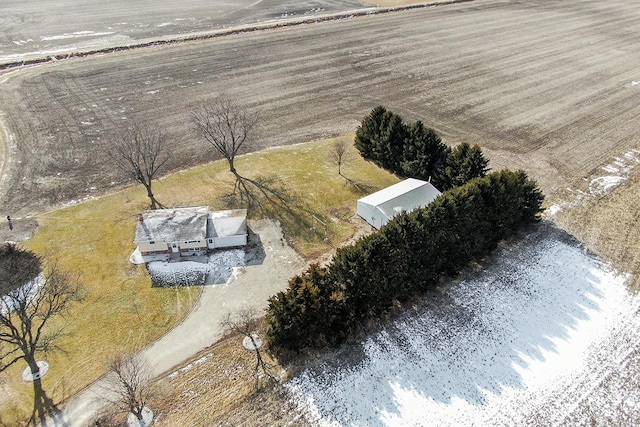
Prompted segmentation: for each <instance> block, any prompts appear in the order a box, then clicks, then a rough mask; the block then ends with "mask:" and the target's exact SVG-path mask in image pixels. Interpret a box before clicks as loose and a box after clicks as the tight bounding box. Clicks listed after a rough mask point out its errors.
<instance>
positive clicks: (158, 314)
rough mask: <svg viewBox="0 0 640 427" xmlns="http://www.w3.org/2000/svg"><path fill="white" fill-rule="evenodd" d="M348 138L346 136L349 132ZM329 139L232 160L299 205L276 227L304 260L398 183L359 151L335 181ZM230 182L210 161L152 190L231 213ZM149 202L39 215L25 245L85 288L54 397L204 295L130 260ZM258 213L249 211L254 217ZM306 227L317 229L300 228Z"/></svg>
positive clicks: (131, 198) (15, 386) (13, 396)
mask: <svg viewBox="0 0 640 427" xmlns="http://www.w3.org/2000/svg"><path fill="white" fill-rule="evenodd" d="M344 138H348V139H350V140H352V139H353V135H348V136H345V137H344ZM331 143H332V140H324V141H316V142H313V143H308V144H300V145H295V146H290V147H283V148H278V149H271V150H267V151H263V152H258V153H254V154H251V155H246V156H243V157H241V158H239V159H237V163H236V167H237V169H238V171H239V172H240V173H241V174H242V175H245V176H247V177H249V178H252V179H254V178H256V177H259V176H268V177H272V178H275V179H276V181H277V182H280V183H286V185H285V184H282V185H280V186H279V187H278V188H280V189H284V191H285V192H286V193H287V197H289V199H290V200H292V201H294V202H295V204H296V205H298V206H300V207H304V209H303V210H302V209H293V211H294V213H295V215H298V216H300V218H296V217H295V215H294V216H291V215H289V216H287V215H285V217H284V221H283V224H282V226H283V229H284V233H285V235H286V238H287V239H288V240H289V241H290V242H291V244H292V245H293V246H294V247H295V248H296V249H297V250H298V252H299V253H301V255H303V256H305V257H307V258H314V257H316V256H318V255H319V254H322V253H326V252H329V251H331V250H332V249H333V247H335V246H336V245H338V244H339V243H340V242H342V241H345V240H347V239H348V238H350V237H351V236H352V235H353V233H354V231H355V228H356V225H354V224H353V221H352V220H353V216H354V214H355V206H356V204H355V201H356V199H357V198H359V197H360V196H361V194H362V192H363V191H371V190H377V189H380V188H383V187H385V186H388V185H390V184H393V183H395V182H397V178H396V177H394V176H392V175H390V174H388V173H387V172H384V171H382V170H380V169H379V168H377V167H376V166H374V165H373V164H370V163H367V162H365V161H363V160H362V159H361V158H360V157H359V156H357V155H355V152H354V155H353V156H351V158H350V160H349V161H348V162H347V164H346V165H344V166H343V175H345V176H346V177H349V179H351V181H348V180H347V179H346V178H345V177H344V176H339V175H338V173H337V166H336V165H335V164H333V163H332V162H331V161H329V160H328V148H329V146H330V145H331ZM356 182H357V184H356ZM233 184H234V181H233V179H232V175H231V174H230V173H229V172H227V169H226V164H224V163H222V162H215V163H212V164H208V165H205V166H201V167H197V168H193V169H190V170H186V171H183V172H180V173H177V174H174V175H172V176H169V177H167V178H165V179H162V180H160V181H158V182H157V183H156V184H155V187H154V193H155V194H156V196H157V198H158V200H160V201H161V202H162V203H164V204H165V205H168V206H190V205H202V204H208V205H211V206H213V207H216V208H224V207H228V205H227V203H225V202H224V201H225V200H227V199H226V198H225V197H224V196H225V195H227V194H228V193H229V192H231V191H232V190H233V187H234V186H233ZM146 206H147V199H146V196H145V193H144V191H143V190H142V188H141V187H133V188H129V189H126V190H124V191H121V192H118V193H114V194H110V195H108V196H105V197H102V198H99V199H96V200H91V201H88V202H85V203H82V204H79V205H77V206H73V207H68V208H65V209H61V210H58V211H54V212H51V213H48V214H45V215H42V216H39V217H38V218H37V219H38V222H39V223H40V228H39V229H38V230H37V232H36V233H35V234H34V235H33V237H32V238H31V239H29V240H28V241H26V242H25V243H24V246H25V247H26V248H28V249H30V250H33V251H35V252H36V253H38V254H42V255H43V256H45V257H46V258H51V259H56V260H58V262H59V263H60V265H61V266H62V267H64V268H66V269H68V270H70V271H73V272H77V273H79V274H80V276H81V281H82V283H83V285H84V286H85V289H86V291H85V299H84V301H83V302H82V303H80V304H77V305H76V306H75V308H74V309H73V312H72V313H70V316H69V317H68V319H69V321H70V323H69V325H68V333H69V334H68V335H67V336H66V337H65V338H64V339H63V340H61V341H60V345H61V347H62V348H64V349H65V350H66V352H67V354H56V355H52V356H50V357H47V360H48V361H49V362H50V364H51V370H50V372H49V374H48V375H47V376H46V377H45V378H44V386H45V389H46V390H48V391H49V392H51V393H52V395H53V397H54V398H55V399H56V400H57V401H60V400H62V399H64V398H66V397H68V396H70V395H72V394H73V393H75V392H77V391H78V390H79V389H81V388H82V387H84V386H85V385H87V384H89V383H90V382H92V381H93V380H95V379H96V378H97V377H99V376H100V375H101V374H102V373H103V372H104V369H105V365H106V363H107V361H108V359H109V358H110V357H112V356H113V355H115V354H117V353H125V354H129V353H131V352H134V351H136V350H139V349H141V348H142V347H144V346H145V345H147V344H148V343H150V342H152V341H154V340H155V339H157V338H159V337H160V336H162V335H163V334H164V333H165V332H166V331H167V330H169V329H170V328H171V327H173V326H174V325H175V324H176V323H177V322H179V321H180V319H182V318H183V317H184V315H185V314H186V313H187V312H188V310H189V309H190V308H191V306H192V305H193V303H194V301H195V300H196V298H197V296H198V294H199V292H200V289H201V288H181V289H162V288H152V287H151V283H150V280H149V277H148V275H147V273H146V270H145V268H144V267H143V266H134V265H132V264H130V263H129V261H128V257H129V254H130V253H131V252H132V250H133V249H134V245H133V243H132V239H133V233H134V227H135V221H136V218H137V214H138V213H139V212H140V211H141V210H144V209H145V208H146ZM273 213H274V214H278V212H273ZM260 214H261V213H260V212H259V211H257V210H256V211H255V212H253V215H254V217H259V216H260ZM316 218H317V219H316ZM276 219H279V217H276ZM297 219H300V221H297ZM320 221H322V222H320ZM308 223H311V224H312V225H313V226H314V227H313V228H314V230H311V231H310V230H309V229H305V228H304V227H303V226H302V225H305V224H308ZM301 224H302V225H301ZM23 368H24V366H22V365H21V364H17V365H16V366H15V368H14V369H11V370H9V371H7V372H6V373H4V374H3V375H2V377H0V388H2V390H3V392H4V393H3V398H0V409H1V410H2V418H0V420H3V421H4V422H9V423H13V422H16V423H17V422H18V421H19V420H20V419H24V417H25V414H26V413H27V412H28V411H29V409H30V405H31V399H32V396H31V393H32V390H31V388H30V387H29V385H27V384H24V383H22V381H21V380H20V371H21V370H22V369H23Z"/></svg>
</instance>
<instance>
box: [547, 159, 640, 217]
mask: <svg viewBox="0 0 640 427" xmlns="http://www.w3.org/2000/svg"><path fill="white" fill-rule="evenodd" d="M639 164H640V149H633V150H630V151H628V152H626V153H625V154H624V155H623V156H621V157H616V158H614V159H613V161H612V162H611V163H610V164H608V165H606V166H603V167H602V168H601V169H602V170H603V171H604V172H606V175H602V176H597V177H595V178H592V179H591V180H590V181H589V190H588V191H582V190H576V189H572V188H568V189H567V191H568V192H569V193H570V194H571V195H572V196H573V200H570V201H564V202H560V203H557V204H554V205H552V206H551V207H549V208H548V209H547V210H546V212H545V214H546V216H547V217H552V216H553V215H555V214H557V213H558V212H561V211H562V210H563V209H564V208H566V207H571V206H574V205H576V204H577V203H580V202H581V201H582V200H585V199H589V198H600V197H604V196H606V195H607V194H609V193H610V192H611V191H612V190H613V189H614V188H616V187H619V186H620V185H622V184H624V183H625V182H626V181H627V179H628V177H629V174H630V173H631V171H632V170H633V169H634V168H635V167H636V166H638V165H639Z"/></svg>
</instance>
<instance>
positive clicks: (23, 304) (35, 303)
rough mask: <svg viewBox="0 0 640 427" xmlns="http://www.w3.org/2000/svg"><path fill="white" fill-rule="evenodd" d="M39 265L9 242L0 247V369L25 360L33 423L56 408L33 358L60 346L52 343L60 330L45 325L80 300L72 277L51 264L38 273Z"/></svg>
mask: <svg viewBox="0 0 640 427" xmlns="http://www.w3.org/2000/svg"><path fill="white" fill-rule="evenodd" d="M40 265H41V260H40V258H39V257H38V256H36V255H35V254H33V253H32V252H29V251H24V250H21V249H18V248H17V247H15V245H13V244H6V245H5V246H4V247H3V248H2V250H1V251H0V280H1V281H0V343H1V344H2V347H1V348H0V372H2V371H4V370H6V369H7V368H8V367H9V366H12V365H13V364H15V363H16V362H18V361H20V360H24V361H25V362H26V363H27V365H28V367H29V369H30V371H31V375H32V377H33V392H34V404H33V413H32V416H31V422H33V423H35V422H37V421H38V420H39V421H44V420H45V419H46V417H47V416H48V415H51V414H52V413H54V412H56V411H57V406H56V405H55V403H54V402H53V400H52V399H51V398H50V397H48V396H47V394H46V393H45V391H44V389H43V387H42V381H41V379H40V366H39V365H38V363H37V357H38V356H39V355H40V354H46V353H48V352H52V351H56V350H58V351H60V350H62V349H61V348H60V347H58V346H57V344H56V341H57V340H58V339H59V338H60V337H61V336H63V335H64V329H63V328H57V329H53V330H48V328H47V325H48V324H49V323H50V321H51V320H52V319H54V318H56V317H63V316H64V315H65V314H66V313H67V312H68V309H69V306H70V305H71V303H73V302H75V301H79V300H80V299H81V287H80V285H79V284H78V278H77V277H73V276H72V275H71V274H69V273H67V272H64V271H62V270H61V269H60V268H59V267H58V266H57V265H56V264H55V263H50V264H49V265H48V266H47V269H46V272H45V273H44V274H39V273H40Z"/></svg>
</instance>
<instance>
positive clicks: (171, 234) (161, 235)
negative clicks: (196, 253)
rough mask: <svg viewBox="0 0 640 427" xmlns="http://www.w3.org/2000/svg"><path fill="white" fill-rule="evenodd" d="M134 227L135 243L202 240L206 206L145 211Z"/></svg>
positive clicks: (205, 233)
mask: <svg viewBox="0 0 640 427" xmlns="http://www.w3.org/2000/svg"><path fill="white" fill-rule="evenodd" d="M141 215H142V219H143V221H138V224H137V226H136V236H135V240H134V241H135V242H136V243H137V242H153V241H159V242H177V241H182V240H187V241H188V240H204V239H205V238H206V235H207V217H208V215H209V207H208V206H196V207H187V208H174V209H157V210H152V211H145V212H143V213H142V214H141Z"/></svg>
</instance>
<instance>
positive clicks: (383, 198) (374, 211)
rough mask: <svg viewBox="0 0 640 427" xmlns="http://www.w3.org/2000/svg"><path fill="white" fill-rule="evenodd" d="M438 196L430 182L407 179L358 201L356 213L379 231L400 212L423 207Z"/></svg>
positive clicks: (438, 193)
mask: <svg viewBox="0 0 640 427" xmlns="http://www.w3.org/2000/svg"><path fill="white" fill-rule="evenodd" d="M440 194H442V193H440V191H438V190H437V189H436V188H435V187H434V186H433V185H431V183H430V182H427V181H421V180H419V179H414V178H409V179H406V180H404V181H401V182H399V183H397V184H394V185H392V186H390V187H387V188H383V189H382V190H380V191H377V192H375V193H373V194H369V195H368V196H366V197H363V198H361V199H359V200H358V207H357V213H358V215H359V216H360V217H362V218H363V219H364V220H365V221H367V222H368V223H369V224H371V225H372V226H373V227H374V228H376V229H378V230H379V229H380V228H381V227H382V226H383V225H385V224H386V223H387V222H389V221H390V220H391V219H392V218H393V217H394V216H396V215H398V214H399V213H400V212H410V211H412V210H414V209H416V208H420V207H425V206H427V205H428V204H429V203H431V202H432V201H434V200H435V198H436V197H438V196H439V195H440Z"/></svg>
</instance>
